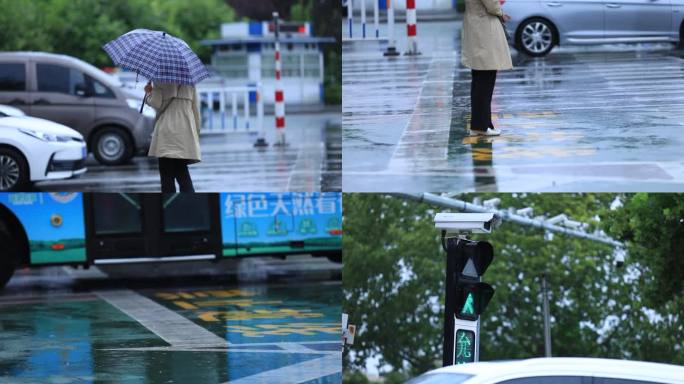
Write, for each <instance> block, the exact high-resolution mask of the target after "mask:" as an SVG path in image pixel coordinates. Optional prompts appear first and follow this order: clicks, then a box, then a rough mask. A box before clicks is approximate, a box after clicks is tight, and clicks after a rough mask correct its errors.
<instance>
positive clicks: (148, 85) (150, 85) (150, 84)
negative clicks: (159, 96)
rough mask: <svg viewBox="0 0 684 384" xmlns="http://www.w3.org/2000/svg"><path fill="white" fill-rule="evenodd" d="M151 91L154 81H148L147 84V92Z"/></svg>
mask: <svg viewBox="0 0 684 384" xmlns="http://www.w3.org/2000/svg"><path fill="white" fill-rule="evenodd" d="M150 92H152V83H149V82H148V83H147V85H145V93H150Z"/></svg>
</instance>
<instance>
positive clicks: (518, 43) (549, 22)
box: [503, 0, 684, 56]
mask: <svg viewBox="0 0 684 384" xmlns="http://www.w3.org/2000/svg"><path fill="white" fill-rule="evenodd" d="M503 9H504V11H505V12H506V13H508V14H509V15H510V16H511V20H510V21H509V22H508V23H506V28H507V30H508V32H509V36H511V39H512V40H513V41H512V43H513V44H514V46H515V47H516V49H518V50H519V51H521V52H523V53H526V54H528V55H530V56H544V55H546V54H548V53H549V52H550V51H551V49H552V48H553V47H554V46H556V45H566V44H567V45H569V44H614V43H657V42H671V43H680V45H681V41H683V39H682V36H683V35H684V0H508V1H506V3H505V4H504V7H503Z"/></svg>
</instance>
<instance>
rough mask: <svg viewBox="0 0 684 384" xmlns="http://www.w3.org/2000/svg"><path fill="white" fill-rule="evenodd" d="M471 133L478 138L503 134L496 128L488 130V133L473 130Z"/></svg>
mask: <svg viewBox="0 0 684 384" xmlns="http://www.w3.org/2000/svg"><path fill="white" fill-rule="evenodd" d="M470 133H471V134H475V135H478V136H499V135H500V134H501V131H500V130H498V129H496V128H487V130H486V131H478V130H475V129H472V130H470Z"/></svg>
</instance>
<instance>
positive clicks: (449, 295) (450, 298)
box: [442, 238, 459, 367]
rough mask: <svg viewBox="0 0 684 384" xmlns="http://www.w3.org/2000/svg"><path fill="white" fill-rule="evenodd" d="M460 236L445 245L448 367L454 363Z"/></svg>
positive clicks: (445, 357) (445, 363)
mask: <svg viewBox="0 0 684 384" xmlns="http://www.w3.org/2000/svg"><path fill="white" fill-rule="evenodd" d="M458 241H459V238H449V239H446V241H445V243H444V244H443V245H444V248H445V251H446V253H447V260H446V281H445V283H444V286H445V288H446V295H445V297H444V334H443V338H444V341H443V343H442V366H444V367H446V366H449V365H453V364H454V341H455V337H454V336H455V328H454V325H455V322H456V317H455V316H454V313H453V308H454V306H455V305H456V303H455V302H456V299H455V298H454V296H455V290H456V284H457V281H458V280H457V279H458V274H457V272H456V258H457V257H458V256H457V253H456V252H457V251H456V248H457V247H458Z"/></svg>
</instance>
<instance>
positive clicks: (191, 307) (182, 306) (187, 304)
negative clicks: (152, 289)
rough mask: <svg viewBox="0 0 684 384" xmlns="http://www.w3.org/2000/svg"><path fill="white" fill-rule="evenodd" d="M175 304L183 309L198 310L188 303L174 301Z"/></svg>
mask: <svg viewBox="0 0 684 384" xmlns="http://www.w3.org/2000/svg"><path fill="white" fill-rule="evenodd" d="M173 303H174V304H176V305H177V306H179V307H181V308H183V309H197V307H195V306H194V305H192V304H190V303H188V302H187V301H174V302H173Z"/></svg>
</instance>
